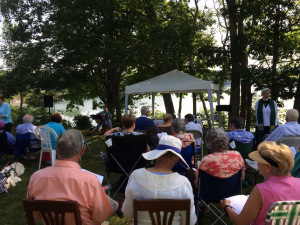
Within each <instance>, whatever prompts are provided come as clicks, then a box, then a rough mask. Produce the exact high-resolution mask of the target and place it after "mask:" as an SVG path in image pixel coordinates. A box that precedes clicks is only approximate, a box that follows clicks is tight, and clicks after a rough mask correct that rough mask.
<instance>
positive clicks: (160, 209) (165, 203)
mask: <svg viewBox="0 0 300 225" xmlns="http://www.w3.org/2000/svg"><path fill="white" fill-rule="evenodd" d="M190 207H191V200H190V199H146V200H137V199H135V200H133V211H134V215H133V216H134V224H138V211H148V212H149V215H150V218H151V222H152V224H153V225H171V224H172V221H173V218H174V215H175V211H185V213H186V220H185V223H183V221H181V222H182V224H187V225H188V224H190Z"/></svg>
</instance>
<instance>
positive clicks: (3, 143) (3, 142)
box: [0, 130, 12, 154]
mask: <svg viewBox="0 0 300 225" xmlns="http://www.w3.org/2000/svg"><path fill="white" fill-rule="evenodd" d="M0 152H1V153H4V154H11V153H12V152H10V151H9V146H8V143H7V135H6V132H5V131H4V130H3V131H2V132H0Z"/></svg>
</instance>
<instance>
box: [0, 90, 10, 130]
mask: <svg viewBox="0 0 300 225" xmlns="http://www.w3.org/2000/svg"><path fill="white" fill-rule="evenodd" d="M0 120H2V121H3V122H4V124H5V126H4V130H5V131H7V132H9V133H11V128H12V119H11V108H10V105H9V104H8V103H6V102H4V95H2V94H0Z"/></svg>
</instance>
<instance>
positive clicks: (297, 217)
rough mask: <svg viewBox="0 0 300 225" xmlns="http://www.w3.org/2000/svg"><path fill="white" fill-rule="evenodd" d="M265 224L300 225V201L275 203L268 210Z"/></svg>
mask: <svg viewBox="0 0 300 225" xmlns="http://www.w3.org/2000/svg"><path fill="white" fill-rule="evenodd" d="M265 224H266V225H269V224H272V225H273V224H274V225H275V224H276V225H277V224H278V225H279V224H281V225H287V224H300V201H278V202H275V203H274V204H273V205H271V206H270V208H269V210H268V213H267V217H266V223H265Z"/></svg>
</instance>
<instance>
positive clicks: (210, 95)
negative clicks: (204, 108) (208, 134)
mask: <svg viewBox="0 0 300 225" xmlns="http://www.w3.org/2000/svg"><path fill="white" fill-rule="evenodd" d="M207 94H208V99H209V105H210V115H211V121H212V126H213V127H215V118H214V105H213V100H212V89H207Z"/></svg>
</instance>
